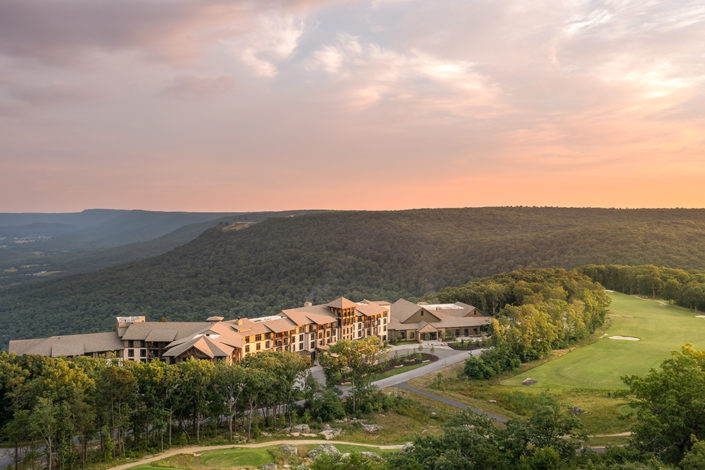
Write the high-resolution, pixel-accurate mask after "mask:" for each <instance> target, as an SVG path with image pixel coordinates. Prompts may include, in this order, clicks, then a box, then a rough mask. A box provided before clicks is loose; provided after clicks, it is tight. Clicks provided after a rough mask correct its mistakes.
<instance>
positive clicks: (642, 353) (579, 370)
mask: <svg viewBox="0 0 705 470" xmlns="http://www.w3.org/2000/svg"><path fill="white" fill-rule="evenodd" d="M609 295H610V297H612V305H611V306H610V312H609V314H610V315H611V316H610V318H611V320H612V325H611V326H610V327H609V329H608V330H607V336H606V337H603V338H601V339H600V340H599V341H598V342H597V343H594V344H591V345H589V346H585V347H583V348H579V349H576V350H575V351H572V352H570V353H569V354H566V355H564V356H562V357H560V358H558V359H556V360H553V361H549V362H547V363H545V364H543V365H541V366H539V367H536V368H534V369H531V370H529V371H527V372H524V373H523V374H520V375H517V376H514V377H512V378H511V379H508V380H505V381H503V382H502V385H520V384H521V382H522V381H523V380H524V379H526V378H529V377H531V378H533V379H536V380H538V381H539V384H540V386H541V388H543V387H550V386H568V387H585V388H605V389H615V388H626V387H625V385H624V383H623V382H622V380H621V379H620V377H621V376H623V375H632V374H637V375H645V374H646V373H647V372H648V371H649V369H651V368H656V367H658V365H659V364H661V362H663V360H664V359H666V358H667V357H668V356H669V355H670V354H671V351H674V350H678V349H680V348H681V346H682V345H684V344H685V343H693V345H694V346H695V347H696V348H698V349H702V348H703V347H705V318H697V317H696V313H695V312H691V311H688V310H686V309H682V308H678V307H668V306H665V305H663V304H661V303H659V302H657V301H651V300H642V299H638V298H636V297H632V296H629V295H625V294H619V293H616V292H614V293H612V292H610V294H609ZM608 336H627V337H636V338H639V341H626V340H616V339H609V338H608Z"/></svg>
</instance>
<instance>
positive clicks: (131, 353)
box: [127, 349, 135, 357]
mask: <svg viewBox="0 0 705 470" xmlns="http://www.w3.org/2000/svg"><path fill="white" fill-rule="evenodd" d="M127 357H135V350H134V349H128V350H127Z"/></svg>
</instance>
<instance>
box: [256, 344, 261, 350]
mask: <svg viewBox="0 0 705 470" xmlns="http://www.w3.org/2000/svg"><path fill="white" fill-rule="evenodd" d="M255 349H256V350H257V351H259V350H260V349H262V345H261V344H260V343H257V346H256V347H255Z"/></svg>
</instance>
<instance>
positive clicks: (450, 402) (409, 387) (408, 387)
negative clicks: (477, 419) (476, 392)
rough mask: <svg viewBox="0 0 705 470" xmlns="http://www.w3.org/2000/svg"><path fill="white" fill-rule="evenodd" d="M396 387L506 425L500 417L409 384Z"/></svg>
mask: <svg viewBox="0 0 705 470" xmlns="http://www.w3.org/2000/svg"><path fill="white" fill-rule="evenodd" d="M397 387H398V388H403V389H405V390H409V391H410V392H414V393H418V394H419V395H423V396H425V397H428V398H432V399H434V400H437V401H440V402H441V403H445V404H446V405H450V406H454V407H456V408H460V409H463V410H464V409H467V408H470V409H471V410H472V411H474V412H475V413H477V414H481V415H486V416H487V417H488V418H490V419H494V420H495V421H497V422H500V423H506V422H507V421H508V420H507V419H506V418H502V417H501V416H496V415H493V414H490V413H486V412H484V411H482V410H478V409H477V408H473V407H471V406H468V405H466V404H464V403H460V402H459V401H455V400H451V399H450V398H445V397H441V396H438V395H434V394H433V393H429V392H426V391H424V390H421V389H418V388H416V387H414V386H412V385H409V384H408V383H406V382H405V383H403V384H399V385H397Z"/></svg>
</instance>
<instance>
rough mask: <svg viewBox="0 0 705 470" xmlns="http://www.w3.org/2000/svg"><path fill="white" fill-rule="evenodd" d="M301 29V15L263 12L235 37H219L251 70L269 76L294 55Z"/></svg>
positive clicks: (301, 32) (273, 74) (230, 51)
mask: <svg viewBox="0 0 705 470" xmlns="http://www.w3.org/2000/svg"><path fill="white" fill-rule="evenodd" d="M303 32H304V19H303V18H302V17H299V16H296V15H292V14H281V13H265V14H262V15H260V16H258V17H256V18H253V19H252V20H251V23H250V27H249V29H248V31H246V32H243V33H242V34H241V35H239V36H238V37H237V38H232V39H227V40H221V44H222V45H223V46H224V47H225V48H226V50H227V51H228V53H229V54H230V55H231V56H234V57H237V58H239V59H240V60H241V61H242V62H243V63H244V64H246V65H247V66H248V67H249V68H250V70H251V72H252V73H254V74H255V75H257V76H260V77H269V78H271V77H274V76H275V75H276V74H277V72H278V69H277V64H278V63H280V62H283V61H286V59H289V58H290V57H291V56H292V55H293V54H294V51H295V50H296V48H297V47H298V45H299V40H300V38H301V36H302V34H303Z"/></svg>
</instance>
